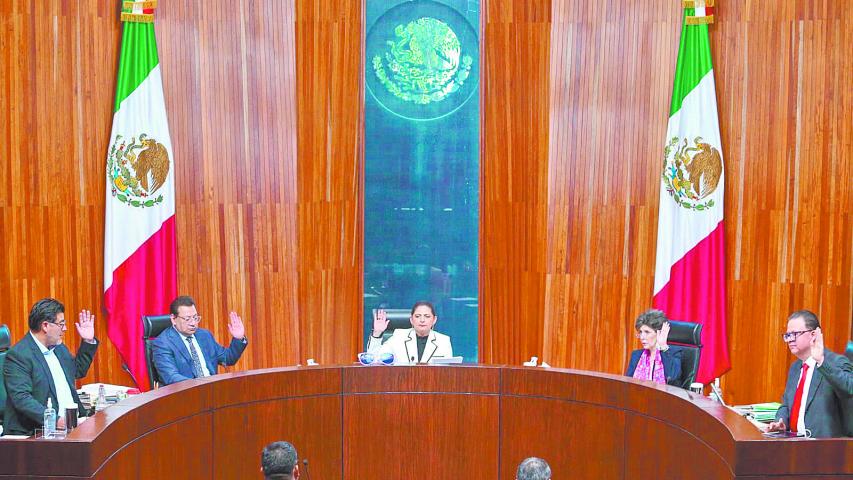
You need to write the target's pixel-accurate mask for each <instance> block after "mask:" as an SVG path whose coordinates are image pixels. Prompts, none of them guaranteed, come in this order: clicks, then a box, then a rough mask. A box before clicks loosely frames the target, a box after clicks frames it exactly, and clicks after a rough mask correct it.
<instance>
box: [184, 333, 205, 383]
mask: <svg viewBox="0 0 853 480" xmlns="http://www.w3.org/2000/svg"><path fill="white" fill-rule="evenodd" d="M186 339H187V345H189V347H190V357H191V358H192V361H193V377H194V378H201V377H203V376H204V372H203V371H202V370H201V360H199V359H198V350H196V349H195V344H194V343H193V336H192V335H190V336H189V337H186Z"/></svg>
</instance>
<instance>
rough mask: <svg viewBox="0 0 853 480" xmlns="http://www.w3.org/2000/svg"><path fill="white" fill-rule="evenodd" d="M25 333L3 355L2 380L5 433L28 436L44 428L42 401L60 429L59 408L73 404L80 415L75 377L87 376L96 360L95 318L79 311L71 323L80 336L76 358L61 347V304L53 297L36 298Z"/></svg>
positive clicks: (63, 426)
mask: <svg viewBox="0 0 853 480" xmlns="http://www.w3.org/2000/svg"><path fill="white" fill-rule="evenodd" d="M28 324H29V329H30V333H29V334H28V335H24V337H23V338H22V339H21V341H19V342H18V343H16V344H15V346H13V347H12V348H11V349H9V352H8V353H7V354H6V363H5V364H4V366H3V379H4V381H5V383H6V391H7V398H6V410H5V418H4V429H5V431H4V434H6V435H32V434H33V432H34V431H35V429H36V428H41V427H43V424H44V410H45V408H47V399H48V398H49V399H51V404H52V405H53V407H54V408H55V409H56V412H57V414H58V415H57V420H56V422H57V425H56V426H57V427H58V428H65V417H64V416H63V415H62V412H64V411H65V409H66V408H68V407H70V406H72V405H74V404H76V405H77V409H78V412H77V413H78V415H80V416H83V415H85V413H86V411H85V410H84V409H83V404H82V402H80V397H78V396H77V389H76V386H75V385H74V380H75V379H77V378H83V377H85V376H86V372H88V371H89V366H90V365H91V364H92V360H93V359H94V358H95V351H96V350H97V349H98V341H97V340H96V339H95V317H94V315H92V314H91V313H90V312H89V311H88V310H83V311H82V312H80V315H79V319H78V321H77V323H76V324H75V327H76V328H77V333H78V334H79V335H80V338H81V340H82V341H81V342H80V347H79V348H78V349H77V356H76V357H75V356H73V355H71V352H70V351H68V347H66V346H65V345H63V343H62V337H63V336H64V335H65V331H66V329H67V328H66V325H65V306H64V305H62V304H61V303H60V302H59V301H57V300H54V299H52V298H45V299H42V300H39V301H38V302H36V303H35V305H33V307H32V309H31V310H30V316H29V320H28Z"/></svg>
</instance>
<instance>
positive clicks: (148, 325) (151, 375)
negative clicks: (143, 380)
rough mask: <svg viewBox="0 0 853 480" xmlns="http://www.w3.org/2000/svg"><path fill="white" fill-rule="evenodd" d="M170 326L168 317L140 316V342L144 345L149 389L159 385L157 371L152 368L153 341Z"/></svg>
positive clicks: (170, 322)
mask: <svg viewBox="0 0 853 480" xmlns="http://www.w3.org/2000/svg"><path fill="white" fill-rule="evenodd" d="M171 326H172V317H171V316H170V315H143V316H142V342H143V343H144V344H145V365H146V366H147V367H148V382H149V385H151V388H154V385H155V384H159V383H160V377H159V375H157V369H156V368H155V367H154V347H153V345H152V344H153V343H154V339H155V338H157V336H158V335H160V334H161V333H162V332H163V330H165V329H167V328H169V327H171Z"/></svg>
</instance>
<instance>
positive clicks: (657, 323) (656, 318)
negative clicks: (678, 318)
mask: <svg viewBox="0 0 853 480" xmlns="http://www.w3.org/2000/svg"><path fill="white" fill-rule="evenodd" d="M668 321H669V319H668V318H666V314H665V313H663V311H662V310H656V309H654V308H653V309H651V310H646V311H645V312H643V313H641V314H640V316H639V317H637V320H636V321H635V322H634V328H635V329H636V330H639V329H640V327H642V326H643V325H645V326H647V327H649V328H651V329H652V330H654V331H656V332H657V331H659V330H660V329H661V328H663V324H664V323H666V322H668Z"/></svg>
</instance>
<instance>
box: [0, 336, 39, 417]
mask: <svg viewBox="0 0 853 480" xmlns="http://www.w3.org/2000/svg"><path fill="white" fill-rule="evenodd" d="M32 366H33V364H32V362H28V361H27V359H26V358H23V356H22V355H21V353H20V351H19V350H17V349H12V350H9V352H8V353H7V354H6V363H5V364H4V365H3V377H4V378H5V382H6V394H7V396H8V400H9V401H10V402H12V405H13V406H14V407H15V410H17V411H18V414H19V415H20V414H23V415H25V416H27V417H28V418H29V419H30V420H32V421H33V422H36V423H38V424H39V425H41V424H42V422H43V421H44V409H45V407H46V405H44V404H42V403H41V402H39V401H38V400H36V399H35V397H33V371H32Z"/></svg>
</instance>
